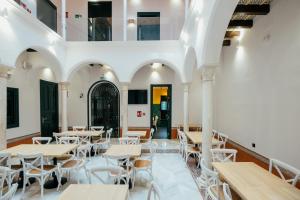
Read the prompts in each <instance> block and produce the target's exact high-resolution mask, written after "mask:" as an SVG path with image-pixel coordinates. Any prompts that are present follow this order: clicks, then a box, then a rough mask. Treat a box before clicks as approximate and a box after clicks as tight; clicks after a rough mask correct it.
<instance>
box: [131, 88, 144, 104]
mask: <svg viewBox="0 0 300 200" xmlns="http://www.w3.org/2000/svg"><path fill="white" fill-rule="evenodd" d="M147 103H148V91H147V90H128V104H147Z"/></svg>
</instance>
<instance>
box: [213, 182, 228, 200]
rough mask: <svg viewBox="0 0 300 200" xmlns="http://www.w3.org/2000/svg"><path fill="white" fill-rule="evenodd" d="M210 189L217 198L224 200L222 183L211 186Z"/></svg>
mask: <svg viewBox="0 0 300 200" xmlns="http://www.w3.org/2000/svg"><path fill="white" fill-rule="evenodd" d="M218 189H219V191H218ZM211 191H212V193H213V194H214V195H215V196H216V197H218V199H219V200H225V197H224V193H223V186H222V185H220V186H213V187H211Z"/></svg>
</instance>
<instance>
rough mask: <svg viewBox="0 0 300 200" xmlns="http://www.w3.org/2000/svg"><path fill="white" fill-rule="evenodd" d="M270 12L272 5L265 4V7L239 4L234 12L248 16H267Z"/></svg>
mask: <svg viewBox="0 0 300 200" xmlns="http://www.w3.org/2000/svg"><path fill="white" fill-rule="evenodd" d="M269 12H270V4H263V5H257V4H249V5H243V4H239V5H237V7H236V9H235V11H234V13H244V14H247V15H267V14H268V13H269Z"/></svg>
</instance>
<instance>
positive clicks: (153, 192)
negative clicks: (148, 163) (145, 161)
mask: <svg viewBox="0 0 300 200" xmlns="http://www.w3.org/2000/svg"><path fill="white" fill-rule="evenodd" d="M161 199H162V193H161V191H160V189H159V187H158V185H157V184H156V183H155V182H152V183H151V186H150V189H149V192H148V197H147V200H161Z"/></svg>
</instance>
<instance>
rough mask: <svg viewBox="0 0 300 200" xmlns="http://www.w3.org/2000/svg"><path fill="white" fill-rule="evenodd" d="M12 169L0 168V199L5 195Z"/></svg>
mask: <svg viewBox="0 0 300 200" xmlns="http://www.w3.org/2000/svg"><path fill="white" fill-rule="evenodd" d="M9 170H10V169H9V168H7V167H0V197H1V196H2V193H3V188H4V183H5V181H7V176H8V171H9Z"/></svg>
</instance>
